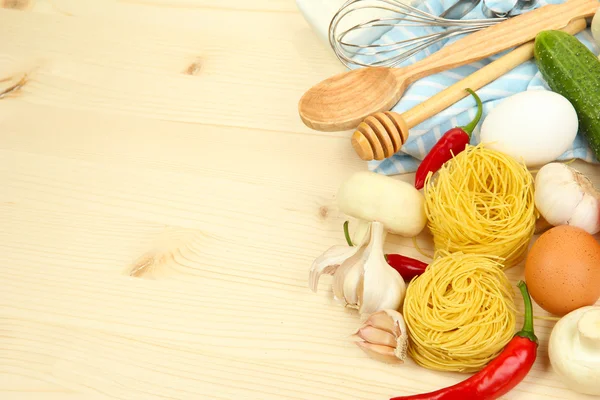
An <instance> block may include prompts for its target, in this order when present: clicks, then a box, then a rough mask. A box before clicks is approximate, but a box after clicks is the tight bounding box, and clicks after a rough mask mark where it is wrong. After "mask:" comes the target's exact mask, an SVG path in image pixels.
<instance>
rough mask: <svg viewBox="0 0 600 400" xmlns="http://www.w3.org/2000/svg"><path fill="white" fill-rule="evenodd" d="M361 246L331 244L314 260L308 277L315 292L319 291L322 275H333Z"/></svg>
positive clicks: (309, 284)
mask: <svg viewBox="0 0 600 400" xmlns="http://www.w3.org/2000/svg"><path fill="white" fill-rule="evenodd" d="M359 249H360V248H359V247H351V246H343V245H336V246H331V247H330V248H329V249H327V250H326V251H325V252H324V253H323V254H321V255H320V256H319V257H317V258H316V259H315V261H313V263H312V265H311V267H310V273H309V277H308V286H309V288H310V290H312V291H313V292H316V291H317V285H318V284H319V278H320V277H321V275H323V274H326V275H333V274H334V273H335V272H336V270H337V269H338V267H339V266H340V265H341V264H342V263H343V262H344V261H345V260H347V259H348V258H350V257H352V256H353V255H355V254H356V253H357V252H358V250H359Z"/></svg>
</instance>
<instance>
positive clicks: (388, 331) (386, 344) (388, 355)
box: [355, 309, 408, 364]
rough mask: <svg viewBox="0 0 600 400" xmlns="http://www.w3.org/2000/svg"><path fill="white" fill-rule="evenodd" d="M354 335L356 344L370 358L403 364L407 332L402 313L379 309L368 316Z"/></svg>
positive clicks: (406, 345)
mask: <svg viewBox="0 0 600 400" xmlns="http://www.w3.org/2000/svg"><path fill="white" fill-rule="evenodd" d="M355 335H356V336H357V337H359V338H361V339H362V341H359V342H356V345H357V346H358V347H360V348H361V349H362V350H364V351H365V353H367V354H368V355H369V356H370V357H371V358H374V359H376V360H379V361H383V362H385V363H389V364H403V363H404V360H405V359H406V352H407V349H408V334H407V331H406V324H405V322H404V318H403V317H402V314H400V313H399V312H398V311H396V310H388V309H386V310H381V311H378V312H376V313H374V314H372V315H370V316H369V318H368V319H367V321H366V322H365V323H364V324H363V326H362V327H361V328H360V329H359V330H358V331H356V333H355Z"/></svg>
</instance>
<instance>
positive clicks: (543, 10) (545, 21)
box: [394, 0, 600, 84]
mask: <svg viewBox="0 0 600 400" xmlns="http://www.w3.org/2000/svg"><path fill="white" fill-rule="evenodd" d="M598 8H600V3H599V2H598V1H597V0H569V1H567V2H565V3H562V4H558V5H556V4H551V5H546V6H543V7H540V8H538V9H536V10H533V11H528V12H526V13H524V14H521V15H519V16H517V17H514V18H510V19H508V20H506V21H502V22H500V23H498V24H496V25H493V26H491V27H489V28H485V29H482V30H480V31H477V32H474V33H471V34H468V35H467V36H465V37H464V38H462V39H460V40H457V41H456V42H454V43H452V44H451V45H448V46H446V47H444V48H443V49H441V50H439V51H437V52H435V53H433V54H432V55H430V56H428V57H426V58H425V59H423V60H421V61H419V62H417V63H415V64H413V65H411V66H408V67H406V68H401V69H400V68H399V69H395V70H394V74H396V75H397V76H398V78H404V79H405V80H406V84H410V83H412V82H414V81H416V80H418V79H421V78H423V77H425V76H428V75H432V74H435V73H438V72H440V71H445V70H448V69H452V68H456V67H459V66H462V65H466V64H470V63H472V62H475V61H478V60H481V59H484V58H487V57H489V56H491V55H494V54H497V53H500V52H501V51H504V50H506V49H509V48H511V47H514V46H518V45H520V44H523V43H526V42H528V41H530V40H532V39H534V38H535V36H536V35H537V34H538V33H539V32H540V31H543V30H548V29H562V28H564V27H565V26H567V25H568V24H569V22H571V21H573V20H574V19H577V18H585V17H591V16H593V15H594V14H595V13H596V10H597V9H598Z"/></svg>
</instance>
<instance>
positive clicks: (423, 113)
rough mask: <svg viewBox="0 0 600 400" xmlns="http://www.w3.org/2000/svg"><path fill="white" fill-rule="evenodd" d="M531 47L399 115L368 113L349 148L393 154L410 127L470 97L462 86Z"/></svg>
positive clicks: (573, 28)
mask: <svg viewBox="0 0 600 400" xmlns="http://www.w3.org/2000/svg"><path fill="white" fill-rule="evenodd" d="M585 28H586V22H585V18H581V19H577V20H575V21H573V22H571V23H570V24H569V25H567V26H566V27H565V28H563V29H562V31H564V32H567V33H569V34H571V35H574V34H576V33H579V32H581V31H582V30H584V29H585ZM533 48H534V41H533V40H532V41H530V42H528V43H525V44H523V45H521V46H519V47H517V48H516V49H515V50H513V51H511V52H510V53H508V54H506V55H504V56H502V57H500V58H498V59H497V60H495V61H493V62H491V63H489V64H488V65H486V66H485V67H483V68H481V69H480V70H478V71H476V72H473V73H472V74H471V75H469V76H467V77H466V78H464V79H462V80H460V81H458V82H456V83H455V84H453V85H451V86H448V87H447V88H446V89H444V90H442V91H441V92H439V93H437V94H436V95H434V96H432V97H430V98H429V99H427V100H426V101H424V102H422V103H420V104H418V105H416V106H415V107H413V108H411V109H410V110H407V111H406V112H404V113H402V114H398V113H395V112H392V111H384V112H377V113H374V114H372V115H370V116H368V117H367V118H365V119H364V121H363V122H361V123H360V124H359V125H358V128H357V129H356V131H355V132H354V134H353V135H352V139H351V142H352V147H354V150H355V151H356V153H357V154H358V156H359V157H360V158H361V159H363V160H365V161H371V160H383V159H384V158H388V157H391V156H393V155H394V154H395V153H396V152H398V150H400V148H401V147H402V145H403V144H404V143H405V142H406V140H407V139H408V134H409V129H410V128H412V127H413V126H416V125H418V124H420V123H421V122H423V121H425V120H426V119H428V118H430V117H432V116H433V115H436V114H438V113H439V112H441V111H443V110H445V109H446V108H448V107H450V106H451V105H452V104H454V103H456V102H457V101H459V100H460V99H462V98H464V97H467V96H470V94H469V93H468V92H467V91H466V90H465V89H467V88H470V89H472V90H477V89H480V88H482V87H483V86H485V85H487V84H488V83H490V82H492V81H493V80H495V79H497V78H499V77H501V76H502V75H504V74H506V73H507V72H509V71H510V70H512V69H514V68H516V67H517V66H519V65H521V64H523V63H524V62H525V61H528V60H530V59H531V58H533Z"/></svg>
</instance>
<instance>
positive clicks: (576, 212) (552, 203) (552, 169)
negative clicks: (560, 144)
mask: <svg viewBox="0 0 600 400" xmlns="http://www.w3.org/2000/svg"><path fill="white" fill-rule="evenodd" d="M535 205H536V208H537V209H538V211H539V212H540V214H541V215H542V216H543V217H544V218H545V219H546V221H548V222H549V223H550V224H551V225H553V226H558V225H572V226H576V227H579V228H581V229H584V230H585V231H587V232H588V233H590V234H592V235H594V234H596V233H598V232H599V231H600V221H599V218H600V212H599V207H600V194H599V193H598V191H597V190H596V189H595V188H594V185H593V184H592V182H591V181H590V180H589V179H588V178H587V177H586V176H585V175H583V174H582V173H581V172H579V171H577V170H576V169H574V168H572V167H570V166H568V165H565V164H562V163H557V162H555V163H550V164H546V165H544V166H543V167H542V168H541V169H540V171H539V172H538V173H537V176H536V177H535Z"/></svg>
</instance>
